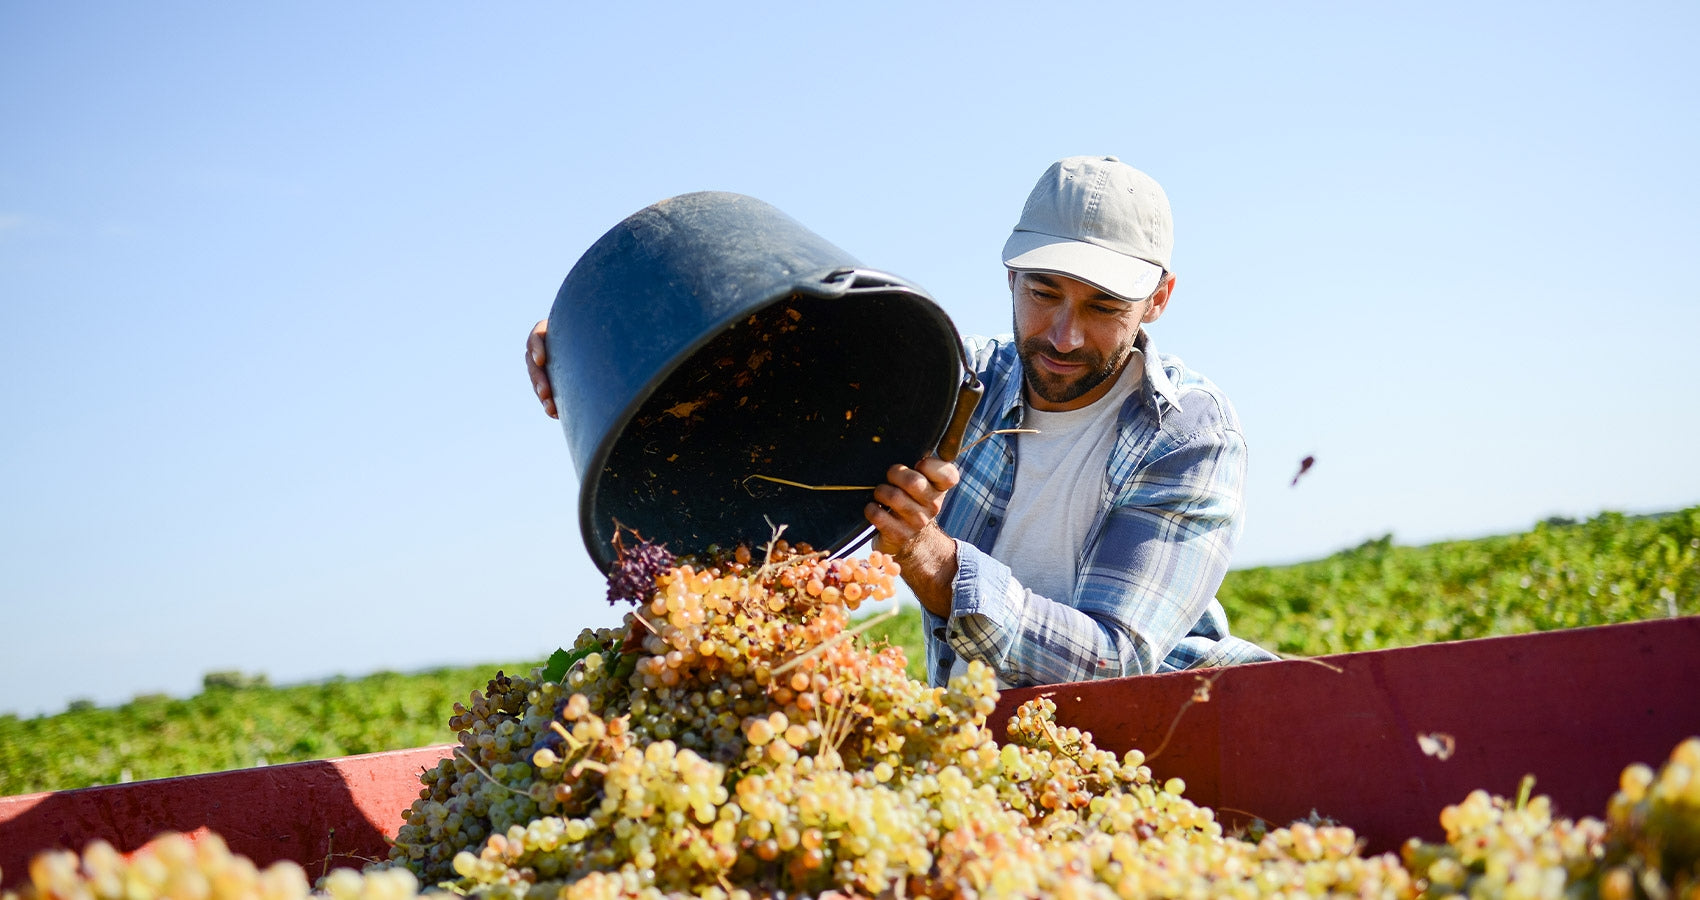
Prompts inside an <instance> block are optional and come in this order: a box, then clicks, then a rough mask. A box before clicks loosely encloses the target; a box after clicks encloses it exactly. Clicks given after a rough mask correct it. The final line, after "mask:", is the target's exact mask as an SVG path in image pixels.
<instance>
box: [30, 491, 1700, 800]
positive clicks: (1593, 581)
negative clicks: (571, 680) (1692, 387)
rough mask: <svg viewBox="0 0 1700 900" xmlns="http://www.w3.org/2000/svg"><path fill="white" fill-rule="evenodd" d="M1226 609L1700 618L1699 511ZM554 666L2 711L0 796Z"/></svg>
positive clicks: (321, 753) (1382, 567)
mask: <svg viewBox="0 0 1700 900" xmlns="http://www.w3.org/2000/svg"><path fill="white" fill-rule="evenodd" d="M1220 596H1221V599H1222V602H1223V605H1224V606H1225V607H1226V608H1227V610H1228V614H1229V619H1230V621H1231V622H1232V623H1233V628H1234V632H1235V633H1236V634H1239V635H1241V636H1243V637H1246V638H1249V639H1251V640H1254V641H1257V642H1259V643H1261V644H1263V645H1264V646H1267V647H1269V648H1271V649H1273V650H1277V651H1278V652H1281V653H1283V654H1288V655H1300V656H1313V655H1319V654H1324V653H1337V652H1343V651H1350V650H1367V649H1375V648H1380V647H1398V646H1409V645H1412V644H1420V643H1428V642H1433V641H1448V640H1459V639H1463V638H1473V637H1487V636H1490V635H1499V634H1516V633H1522V632H1529V631H1542V630H1549V629H1556V628H1571V627H1577V626H1583V625H1598V624H1605V623H1610V622H1628V621H1639V620H1644V619H1652V618H1661V617H1665V616H1676V615H1695V614H1697V613H1700V507H1694V508H1690V509H1685V510H1681V511H1679V512H1674V513H1670V514H1667V515H1661V516H1641V517H1628V516H1622V515H1618V514H1611V513H1608V514H1605V515H1602V516H1599V517H1596V518H1594V519H1592V520H1589V521H1587V522H1583V523H1559V522H1548V523H1542V524H1540V525H1538V526H1536V527H1535V528H1534V529H1533V530H1531V531H1529V532H1526V533H1523V534H1517V535H1507V536H1503V537H1493V538H1484V539H1479V540H1471V541H1453V542H1447V543H1441V544H1432V545H1429V546H1425V547H1399V546H1395V545H1393V544H1392V542H1391V540H1390V539H1382V540H1378V541H1371V542H1368V543H1366V544H1364V545H1362V546H1360V547H1357V548H1354V549H1351V550H1347V551H1344V552H1341V553H1337V554H1334V555H1333V556H1329V557H1327V558H1325V559H1321V560H1316V561H1314V562H1307V563H1300V564H1297V565H1291V566H1279V567H1266V568H1256V569H1242V570H1237V571H1234V572H1231V573H1229V575H1228V579H1227V581H1226V583H1225V584H1224V585H1223V587H1222V590H1221V592H1220ZM869 634H870V635H871V636H876V637H881V636H883V637H886V638H889V639H890V640H891V641H892V642H893V643H896V644H899V645H901V646H903V647H905V648H906V650H907V651H908V652H909V656H910V672H911V674H915V675H918V674H920V658H921V651H920V615H919V613H918V612H917V611H916V610H914V609H908V610H905V612H904V614H902V615H900V616H898V617H896V618H894V619H891V620H889V621H887V622H884V623H881V625H879V626H877V627H876V628H874V629H872V630H871V631H870V632H869ZM572 638H573V635H562V638H561V643H562V644H570V643H571V640H572ZM541 663H542V661H541V660H521V661H518V662H511V663H503V664H491V665H486V666H473V667H467V668H458V669H437V670H432V671H429V672H421V673H415V674H408V675H401V674H396V673H388V672H386V673H380V674H377V675H371V676H367V677H364V678H339V679H334V680H331V681H329V682H324V683H319V684H309V685H295V686H284V687H272V686H269V685H267V684H265V683H264V679H263V678H257V677H246V678H245V677H242V676H239V675H236V674H234V673H212V674H209V675H208V676H207V679H206V688H205V689H204V690H203V691H202V692H201V693H200V694H198V695H196V696H194V697H192V698H189V699H172V698H169V697H162V696H154V697H139V698H137V699H136V700H134V701H132V702H130V703H127V704H124V705H122V706H118V707H114V708H105V709H98V708H75V709H71V710H67V711H66V712H63V713H59V714H57V715H51V716H40V717H35V718H29V719H23V718H19V717H17V716H13V715H0V795H10V794H21V793H29V792H34V791H45V790H60V789H65V788H75V787H86V786H89V785H95V784H110V783H115V782H120V781H127V780H140V779H144V778H163V777H167V776H172V775H186V774H192V773H196V772H210V771H219V770H223V769H232V768H243V767H247V766H255V765H266V764H276V763H283V762H295V761H299V760H307V759H323V758H327V757H333V756H343V755H347V754H353V753H367V752H372V751H377V750H390V749H400V748H405V747H417V746H423V745H426V744H436V743H444V742H447V741H450V740H453V735H452V734H450V733H449V732H448V731H447V729H446V726H445V724H444V723H445V722H446V721H447V720H448V717H449V715H450V709H451V707H452V705H453V703H454V702H455V701H457V700H465V699H466V697H467V694H468V693H469V692H470V691H471V690H472V689H474V688H481V687H483V685H484V682H485V681H486V680H487V679H488V678H489V677H490V676H492V675H493V674H495V672H496V670H497V669H505V670H507V671H510V672H514V671H529V670H530V669H531V668H532V667H533V666H536V665H540V664H541Z"/></svg>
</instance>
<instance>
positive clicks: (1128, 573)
mask: <svg viewBox="0 0 1700 900" xmlns="http://www.w3.org/2000/svg"><path fill="white" fill-rule="evenodd" d="M1152 453H1153V454H1155V456H1154V458H1148V459H1147V460H1146V461H1145V463H1144V464H1143V465H1142V467H1141V469H1140V471H1139V472H1138V473H1137V474H1136V475H1135V476H1134V477H1133V478H1132V479H1131V480H1130V481H1129V483H1128V484H1127V486H1126V487H1125V489H1124V490H1123V491H1122V493H1121V495H1120V496H1118V497H1116V498H1115V500H1114V503H1113V505H1112V507H1111V509H1110V510H1109V512H1108V515H1107V519H1106V521H1105V523H1104V526H1103V529H1102V530H1101V532H1100V533H1099V535H1098V538H1097V540H1096V541H1095V542H1094V544H1093V546H1092V548H1091V550H1090V552H1089V553H1088V555H1087V558H1086V559H1085V560H1084V562H1083V564H1082V569H1081V571H1080V574H1079V577H1078V578H1077V579H1076V587H1075V591H1076V594H1075V597H1074V598H1073V601H1074V602H1073V603H1072V604H1068V603H1059V602H1054V601H1053V600H1051V599H1048V598H1045V597H1040V596H1038V595H1036V594H1034V593H1032V592H1031V591H1028V590H1026V589H1025V588H1023V587H1022V586H1021V585H1020V584H1019V583H1017V582H1016V581H1015V579H1014V578H1013V577H1012V575H1011V573H1010V571H1009V568H1008V567H1007V566H1004V565H1003V564H1002V563H1000V562H998V561H997V560H995V559H992V558H991V557H990V556H987V555H986V554H984V553H982V552H980V551H979V550H976V549H975V548H973V547H972V546H969V545H967V544H965V543H963V542H960V541H959V542H958V545H957V577H956V581H955V585H954V587H955V590H956V594H955V611H954V614H953V615H952V616H951V618H950V621H949V623H948V624H947V628H946V636H947V639H948V640H949V641H950V644H951V646H952V648H953V649H954V650H955V651H956V652H957V653H958V654H960V655H962V656H964V657H965V658H968V659H981V660H984V661H986V662H987V663H989V664H990V665H992V667H993V668H995V669H996V670H997V671H998V673H999V674H1000V675H1001V676H1002V677H1003V679H1004V680H1005V681H1007V682H1009V683H1011V684H1017V685H1024V684H1048V683H1054V682H1064V681H1084V680H1087V679H1092V678H1113V677H1119V676H1123V675H1138V674H1146V673H1151V672H1155V671H1157V670H1158V667H1159V666H1160V665H1161V664H1162V663H1163V661H1164V659H1165V657H1167V656H1168V655H1169V653H1170V651H1172V650H1173V649H1174V648H1175V646H1176V645H1177V644H1178V643H1179V642H1180V641H1181V639H1182V638H1184V637H1185V636H1186V635H1187V633H1188V631H1189V630H1190V629H1191V627H1192V626H1193V624H1194V623H1195V622H1197V621H1198V620H1199V618H1200V617H1201V616H1202V615H1203V614H1204V612H1205V609H1206V607H1207V606H1208V605H1209V604H1210V602H1211V601H1212V600H1213V599H1214V597H1215V594H1216V590H1217V588H1219V587H1220V586H1221V583H1222V579H1223V577H1224V576H1225V575H1226V574H1227V571H1228V562H1229V558H1230V556H1231V554H1232V552H1233V547H1234V543H1235V541H1236V540H1237V538H1238V533H1239V528H1240V516H1241V509H1242V499H1241V498H1242V492H1243V485H1244V481H1245V466H1246V449H1245V442H1244V440H1243V439H1242V438H1241V436H1240V435H1239V433H1238V432H1237V431H1234V430H1229V429H1224V430H1219V431H1211V432H1206V433H1203V434H1197V435H1193V436H1192V437H1191V438H1190V439H1186V440H1182V441H1179V442H1176V443H1173V444H1171V445H1169V446H1167V447H1154V448H1152Z"/></svg>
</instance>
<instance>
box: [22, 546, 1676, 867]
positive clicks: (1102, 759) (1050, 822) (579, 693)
mask: <svg viewBox="0 0 1700 900" xmlns="http://www.w3.org/2000/svg"><path fill="white" fill-rule="evenodd" d="M643 546H644V545H643V544H641V543H640V544H638V545H636V546H634V547H632V548H630V550H631V553H630V554H627V557H628V558H630V559H632V560H634V562H633V563H632V565H631V566H630V567H629V568H627V569H622V570H621V571H623V572H625V573H626V574H625V575H623V576H621V577H623V578H625V579H626V583H625V584H624V585H623V587H622V589H621V590H622V593H623V594H629V595H631V597H632V599H635V600H636V603H635V605H634V606H633V607H632V609H631V610H630V611H628V612H627V613H626V615H625V617H624V621H623V622H622V623H621V625H620V626H619V627H617V628H605V629H600V630H586V631H584V632H583V633H581V634H580V635H579V637H578V639H577V641H576V642H575V643H574V646H573V650H572V652H571V654H567V655H566V657H565V658H570V659H571V660H574V662H573V663H572V665H571V667H570V668H567V669H566V670H565V673H564V674H560V671H559V670H555V672H554V673H553V674H554V676H555V677H548V676H546V675H545V674H544V673H545V671H546V670H545V669H542V668H540V669H537V670H534V671H532V672H531V673H529V674H527V675H524V676H519V675H508V674H506V673H503V672H498V673H496V677H495V678H492V679H491V680H490V681H489V683H488V684H487V685H486V686H485V688H484V689H483V690H480V691H473V692H472V693H471V695H470V697H469V699H468V701H467V702H466V703H463V704H456V705H455V707H454V712H453V715H452V717H451V719H450V722H449V725H450V728H451V729H452V730H454V731H455V732H456V733H457V735H458V739H459V744H458V746H457V747H456V748H455V751H454V752H453V754H451V755H450V756H449V757H447V758H445V759H444V760H443V761H442V762H441V763H439V764H438V765H437V766H436V767H435V768H433V769H431V770H429V771H426V772H425V773H423V775H422V776H421V779H420V793H419V797H418V799H417V800H416V801H415V802H414V803H413V804H412V806H411V807H410V808H409V810H408V811H407V813H406V820H405V822H404V824H403V825H402V826H401V828H400V831H399V833H398V834H397V836H396V839H395V841H394V844H393V848H392V852H391V858H390V860H388V861H387V862H385V863H380V864H376V865H374V866H370V867H368V869H367V870H366V871H365V872H364V873H360V872H354V871H352V870H341V871H338V872H334V873H331V874H330V875H329V876H327V877H326V878H324V879H321V880H320V882H319V883H318V885H316V888H314V887H310V886H309V885H308V882H307V880H306V877H305V874H304V873H303V872H302V871H301V870H300V869H299V867H294V866H290V865H289V864H280V865H279V866H274V867H272V868H270V869H267V870H265V871H264V872H259V871H256V870H255V869H254V867H253V866H252V864H250V863H247V861H246V860H240V858H239V857H232V856H231V855H230V854H228V852H227V851H225V850H224V848H223V844H222V842H216V841H215V842H213V843H210V844H209V843H207V842H204V841H203V842H202V843H201V844H197V845H194V846H193V847H191V846H190V845H188V844H187V843H186V842H184V841H182V839H181V838H177V839H168V840H166V841H164V842H162V843H161V844H160V845H159V847H158V848H157V849H153V850H149V851H144V852H143V853H140V854H137V856H136V857H135V858H134V859H133V860H130V861H125V860H123V859H121V858H119V857H117V855H116V854H115V853H113V851H112V849H111V848H110V847H106V846H104V845H100V844H96V845H91V846H90V847H89V848H88V849H87V850H85V852H84V854H83V856H82V857H81V858H80V859H79V858H78V857H77V856H75V855H72V854H48V855H45V856H42V857H38V858H37V860H36V862H35V864H34V865H33V866H32V868H31V872H30V875H31V881H30V884H29V885H28V886H26V887H25V888H24V889H23V891H22V892H21V893H20V894H17V895H15V896H13V895H7V896H6V897H0V900H48V898H72V897H75V898H89V900H96V898H98V900H120V898H122V900H164V898H178V897H185V898H194V900H224V898H237V897H241V898H254V900H299V898H303V897H306V896H307V895H308V894H309V892H310V891H313V890H316V891H317V892H318V893H320V894H328V895H329V896H331V897H332V898H334V900H408V898H410V897H414V896H420V895H421V888H420V886H421V885H430V886H434V888H431V889H428V890H437V889H440V890H445V891H448V892H452V893H454V894H459V895H461V896H463V897H464V896H473V897H477V898H487V900H612V898H645V900H662V898H674V897H699V898H713V900H751V898H770V897H771V898H780V897H785V898H794V897H818V898H837V900H844V898H853V897H866V898H875V897H879V898H908V897H926V898H987V900H990V898H1015V897H1023V898H1036V897H1060V898H1087V897H1092V898H1098V897H1121V898H1140V897H1206V898H1215V897H1229V898H1272V897H1299V896H1306V897H1310V896H1339V897H1347V896H1349V897H1360V898H1361V897H1390V898H1415V897H1445V896H1470V897H1593V896H1598V897H1602V898H1607V900H1618V898H1632V897H1646V898H1666V897H1683V898H1694V897H1700V876H1697V874H1696V868H1697V866H1700V863H1697V861H1696V860H1697V859H1700V739H1696V740H1690V741H1688V742H1685V743H1684V744H1682V745H1681V746H1679V747H1678V748H1677V749H1676V751H1675V753H1673V755H1672V757H1671V759H1670V760H1669V761H1668V762H1667V763H1666V764H1665V765H1664V766H1663V767H1662V768H1661V769H1659V770H1658V771H1657V772H1655V771H1654V770H1652V769H1651V768H1649V767H1647V766H1631V767H1629V769H1626V770H1625V772H1624V774H1623V777H1622V780H1621V790H1620V791H1619V792H1618V794H1617V795H1616V796H1615V797H1614V798H1613V800H1612V802H1611V805H1610V807H1609V809H1608V811H1607V817H1606V819H1605V820H1604V821H1603V822H1602V821H1599V820H1594V819H1581V820H1577V821H1571V820H1568V819H1562V818H1558V817H1556V816H1555V815H1554V814H1553V810H1552V808H1551V803H1550V801H1548V800H1547V799H1546V798H1544V797H1532V796H1530V794H1531V787H1530V785H1529V784H1528V783H1527V782H1526V783H1525V786H1524V789H1523V791H1522V793H1521V794H1520V795H1519V796H1518V797H1517V798H1515V799H1514V800H1507V799H1504V798H1498V797H1492V796H1490V795H1488V794H1487V793H1485V792H1480V791H1478V792H1474V793H1472V794H1470V795H1469V796H1468V797H1466V798H1465V799H1464V800H1463V802H1461V803H1459V804H1457V805H1455V806H1450V807H1447V808H1446V810H1444V811H1443V812H1442V814H1441V824H1442V825H1443V827H1444V828H1445V831H1446V840H1445V841H1444V842H1438V843H1432V844H1431V843H1424V842H1421V841H1416V840H1413V841H1411V842H1408V843H1407V844H1406V846H1405V847H1404V848H1403V850H1402V852H1401V853H1397V854H1395V853H1383V854H1379V855H1372V856H1371V855H1365V854H1363V853H1362V848H1361V845H1360V842H1359V841H1358V838H1357V836H1356V835H1355V834H1354V833H1353V832H1352V830H1351V829H1349V828H1346V827H1342V826H1339V825H1334V824H1331V823H1326V822H1295V823H1292V824H1290V825H1288V826H1286V827H1281V828H1273V829H1270V828H1267V827H1259V828H1258V829H1256V830H1255V831H1252V832H1249V833H1248V832H1238V831H1228V830H1226V829H1224V828H1223V826H1222V824H1221V823H1220V822H1218V821H1217V820H1216V817H1215V814H1214V813H1213V812H1212V810H1210V809H1209V808H1207V807H1203V806H1199V805H1197V804H1195V803H1193V802H1192V801H1190V800H1188V799H1187V798H1186V796H1185V790H1186V785H1185V784H1184V783H1182V781H1181V780H1180V779H1178V778H1170V779H1167V780H1162V781H1159V780H1158V779H1156V778H1155V777H1154V776H1153V774H1152V771H1151V769H1150V767H1149V766H1148V765H1147V764H1146V760H1145V757H1144V755H1143V754H1142V753H1141V752H1140V751H1139V750H1137V749H1135V750H1129V751H1127V752H1126V753H1122V754H1119V755H1118V754H1116V753H1114V752H1111V751H1108V750H1105V749H1101V748H1099V747H1097V746H1096V745H1095V744H1094V742H1093V739H1092V736H1091V735H1090V734H1089V733H1086V732H1083V731H1080V730H1078V729H1074V728H1068V727H1063V726H1060V725H1059V724H1057V722H1056V715H1055V714H1056V708H1055V705H1054V704H1053V703H1052V701H1050V700H1048V699H1045V698H1043V697H1041V698H1037V699H1034V700H1030V701H1028V702H1027V703H1025V704H1023V705H1022V706H1021V707H1020V709H1019V710H1017V712H1016V714H1015V715H1014V716H1013V717H1012V718H1011V719H1010V720H1009V721H1008V722H1006V723H1003V727H1002V728H995V727H994V726H993V725H992V724H991V723H989V722H988V721H987V716H988V715H989V714H990V713H991V711H992V710H993V708H994V706H995V704H996V701H997V693H996V690H995V684H996V681H995V678H994V677H993V674H992V672H991V671H990V670H989V669H988V668H987V667H986V666H984V665H983V664H981V663H979V662H973V663H970V664H969V666H968V667H967V672H966V673H965V674H964V675H961V676H959V677H957V678H955V679H953V680H952V681H951V683H950V684H949V685H948V686H946V687H929V686H927V685H923V684H921V683H919V682H916V681H913V680H911V679H909V678H908V677H906V675H905V666H906V662H907V661H906V660H905V659H904V657H903V653H902V651H901V650H899V649H897V648H894V647H890V646H886V645H870V644H868V643H866V642H865V641H862V640H860V639H859V635H858V632H859V631H860V630H861V628H863V627H865V626H856V625H854V624H853V622H852V620H851V618H850V612H851V611H852V610H853V609H854V608H855V607H856V606H858V605H859V604H861V603H863V602H871V601H878V600H884V599H888V598H889V597H890V596H891V595H892V593H893V589H894V584H895V579H896V577H897V575H898V574H899V573H898V569H897V566H896V564H895V562H893V561H892V560H891V559H889V558H888V557H885V556H883V555H882V554H879V553H877V552H876V553H870V554H869V555H868V557H867V558H866V559H860V560H835V559H830V558H827V557H825V556H823V555H822V554H819V553H816V552H814V551H813V549H812V548H810V547H808V546H807V545H805V544H797V545H795V546H793V545H789V544H787V543H785V542H784V541H780V540H778V539H777V538H776V539H775V540H774V541H773V542H771V543H770V545H768V546H766V547H763V548H760V549H759V550H752V549H751V548H749V547H742V546H741V547H737V548H734V549H732V550H730V551H720V550H712V551H710V552H708V553H705V554H702V555H700V556H695V557H685V558H681V559H676V560H672V561H671V562H670V564H668V565H667V566H665V567H664V568H659V569H657V568H656V567H657V566H658V565H659V563H658V562H657V560H659V559H660V557H659V556H657V555H654V554H653V553H652V551H650V550H643V549H641V548H642V547H643ZM656 549H659V548H656ZM661 552H663V553H664V552H665V551H661ZM640 553H641V554H644V555H643V556H642V557H639V556H637V555H636V554H640ZM652 569H654V570H655V571H654V574H653V575H651V576H645V577H648V581H647V582H641V580H640V578H639V573H641V572H644V571H650V570H652ZM1000 731H1001V732H1002V735H1003V739H1002V740H1001V741H1000V740H999V735H998V732H1000Z"/></svg>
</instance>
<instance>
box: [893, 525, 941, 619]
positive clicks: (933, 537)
mask: <svg viewBox="0 0 1700 900" xmlns="http://www.w3.org/2000/svg"><path fill="white" fill-rule="evenodd" d="M896 556H897V564H898V565H899V566H902V567H903V581H904V583H905V584H907V585H909V590H911V591H913V592H914V594H915V599H917V600H919V601H921V606H923V607H925V608H926V610H927V612H930V613H932V614H933V615H935V616H938V617H939V618H941V619H948V618H950V606H951V595H952V593H953V588H952V585H953V584H954V583H955V581H956V542H955V541H953V540H951V539H950V537H948V536H947V535H946V534H945V533H944V532H942V531H940V530H939V528H938V526H937V525H935V524H933V523H931V522H929V523H927V527H925V528H923V529H921V530H920V531H918V532H916V533H915V536H914V537H913V538H911V539H910V541H909V543H908V544H906V545H905V546H904V547H903V548H902V549H900V550H899V551H898V553H897V555H896Z"/></svg>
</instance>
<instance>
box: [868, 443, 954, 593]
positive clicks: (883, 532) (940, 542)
mask: <svg viewBox="0 0 1700 900" xmlns="http://www.w3.org/2000/svg"><path fill="white" fill-rule="evenodd" d="M885 477H886V483H885V484H882V485H880V486H879V487H876V488H874V502H873V503H870V504H868V507H867V509H866V510H865V514H866V515H867V517H868V521H869V522H870V523H872V524H873V526H874V527H875V528H877V529H879V536H878V537H877V538H875V539H874V549H876V550H878V551H880V552H881V553H888V554H890V555H891V556H892V557H894V558H895V559H896V560H897V564H898V565H900V566H902V567H903V580H904V581H905V582H907V583H908V585H909V589H910V590H912V591H914V592H915V597H916V599H918V600H920V601H921V605H922V606H925V607H926V608H927V610H928V611H929V612H931V613H933V614H934V615H937V616H941V617H949V615H950V599H951V584H952V582H953V581H955V579H956V542H955V541H953V540H951V539H950V537H949V536H947V535H946V534H945V533H944V532H943V531H940V530H939V526H938V525H937V524H936V522H935V519H936V518H937V517H938V514H939V510H940V509H942V508H943V507H944V495H945V492H946V491H949V490H950V489H951V488H953V487H956V483H957V481H958V480H960V479H961V477H962V473H961V472H959V471H958V470H957V468H956V465H955V464H954V463H947V462H945V461H944V460H941V459H939V458H938V457H936V456H929V457H927V458H926V459H923V460H921V461H920V462H918V463H916V464H915V467H914V468H910V467H908V466H901V465H899V466H892V467H891V468H890V469H889V470H887V471H886V473H885Z"/></svg>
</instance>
